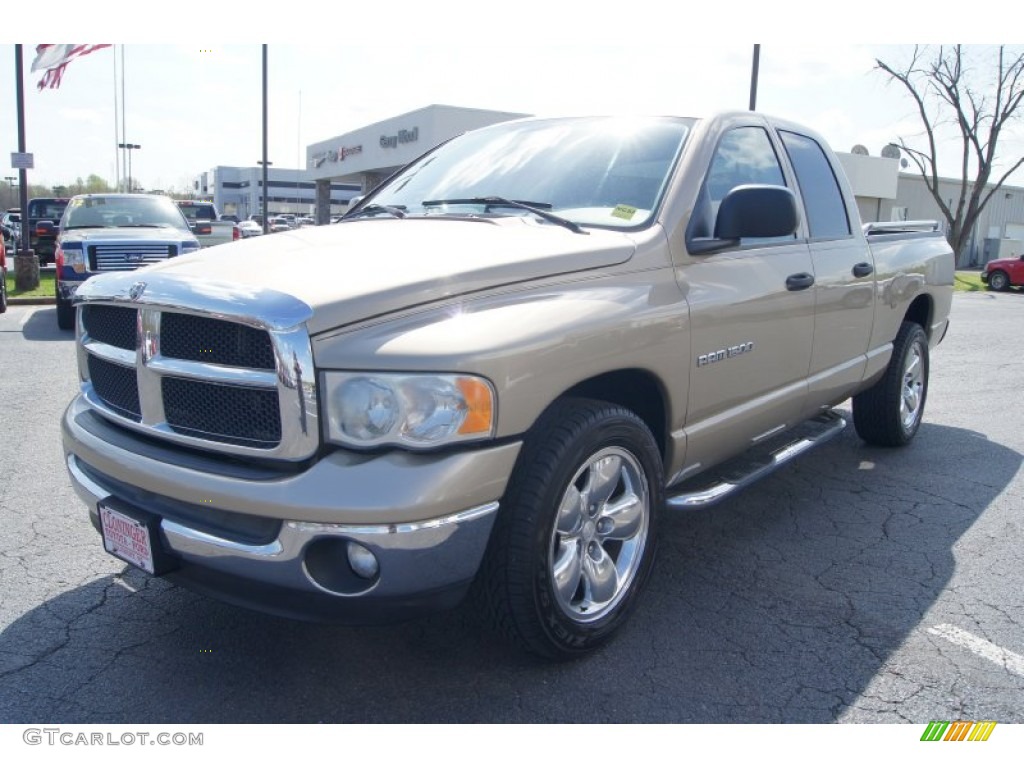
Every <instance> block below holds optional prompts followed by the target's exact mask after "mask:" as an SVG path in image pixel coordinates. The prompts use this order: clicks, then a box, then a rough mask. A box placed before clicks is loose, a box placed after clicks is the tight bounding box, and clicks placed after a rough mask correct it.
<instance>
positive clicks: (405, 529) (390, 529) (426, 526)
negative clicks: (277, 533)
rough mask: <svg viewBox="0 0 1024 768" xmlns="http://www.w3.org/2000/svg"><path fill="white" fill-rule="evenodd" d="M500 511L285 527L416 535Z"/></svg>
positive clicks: (487, 507)
mask: <svg viewBox="0 0 1024 768" xmlns="http://www.w3.org/2000/svg"><path fill="white" fill-rule="evenodd" d="M497 511H498V502H496V501H492V502H491V503H490V504H482V505H481V506H479V507H473V508H472V509H467V510H465V511H463V512H456V513H455V514H454V515H448V516H447V517H439V518H436V519H434V520H424V521H422V522H418V523H398V524H396V525H344V524H338V525H331V524H328V523H297V522H287V523H285V526H287V527H289V528H295V529H296V530H298V531H302V532H303V533H316V534H327V535H332V536H393V535H395V534H402V533H416V532H417V531H425V530H430V529H433V528H443V527H444V526H446V525H458V524H459V523H466V522H469V521H470V520H476V519H477V518H478V517H484V516H486V515H491V514H494V513H495V512H497Z"/></svg>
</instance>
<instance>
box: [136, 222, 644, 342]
mask: <svg viewBox="0 0 1024 768" xmlns="http://www.w3.org/2000/svg"><path fill="white" fill-rule="evenodd" d="M633 251H634V243H633V240H632V239H631V238H630V237H629V236H628V235H626V234H623V233H621V232H611V231H605V230H591V231H589V233H588V234H576V233H573V232H570V231H569V230H568V229H565V228H564V227H560V226H557V225H552V224H537V223H534V222H532V221H529V220H527V219H523V218H520V217H507V218H497V219H469V218H467V219H450V218H441V217H436V218H429V217H427V218H416V219H412V218H410V219H384V218H377V219H355V220H351V221H344V222H341V223H339V224H333V225H328V226H322V227H306V228H303V229H298V230H294V231H290V232H281V233H276V234H273V235H267V236H264V237H257V238H251V239H246V240H238V241H236V242H233V243H225V244H224V245H218V246H215V247H213V248H210V249H207V250H205V251H202V252H200V253H198V254H195V255H191V256H185V257H178V258H175V259H170V260H168V261H166V262H163V263H161V264H158V265H154V266H152V267H148V268H146V269H145V270H142V271H143V272H159V273H161V275H162V276H163V277H171V278H181V279H182V280H184V281H186V282H187V281H188V280H190V279H196V280H207V281H215V282H220V283H232V284H234V285H236V286H238V287H239V288H242V289H254V290H255V291H258V290H260V289H273V290H275V291H280V292H282V293H286V294H290V295H291V296H294V297H295V298H297V299H299V300H301V301H303V302H304V303H306V304H308V305H309V306H310V307H311V308H312V309H313V312H314V314H313V317H312V318H311V319H309V320H308V322H307V327H308V328H309V331H310V333H312V334H315V333H319V332H321V331H326V330H330V329H333V328H338V327H340V326H343V325H347V324H349V323H353V322H356V321H359V320H363V319H366V318H370V317H374V316H377V315H382V314H386V313H389V312H394V311H397V310H400V309H404V308H406V307H411V306H415V305H418V304H423V303H426V302H431V301H437V300H441V299H447V298H451V297H455V296H459V295H462V294H466V293H470V292H473V291H479V290H483V289H487V288H495V287H498V286H502V285H509V284H513V283H519V282H524V281H527V280H535V279H538V278H543V277H548V276H552V275H558V274H564V273H568V272H577V271H581V270H586V269H594V268H598V267H605V266H610V265H612V264H618V263H621V262H623V261H626V260H627V259H629V258H630V256H631V255H632V254H633ZM136 274H138V275H140V276H141V272H140V273H136ZM258 313H259V310H258V309H256V310H255V314H258Z"/></svg>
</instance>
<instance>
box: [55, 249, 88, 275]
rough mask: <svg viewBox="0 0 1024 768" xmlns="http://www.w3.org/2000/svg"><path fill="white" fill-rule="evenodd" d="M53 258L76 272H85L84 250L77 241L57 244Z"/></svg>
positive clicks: (80, 273)
mask: <svg viewBox="0 0 1024 768" xmlns="http://www.w3.org/2000/svg"><path fill="white" fill-rule="evenodd" d="M55 260H56V261H57V262H58V263H60V264H63V265H64V266H65V267H70V268H71V269H73V270H74V271H75V273H76V274H79V275H82V274H85V251H84V250H83V249H82V246H81V244H79V243H75V244H74V245H71V244H68V245H60V246H58V253H57V255H56V259H55Z"/></svg>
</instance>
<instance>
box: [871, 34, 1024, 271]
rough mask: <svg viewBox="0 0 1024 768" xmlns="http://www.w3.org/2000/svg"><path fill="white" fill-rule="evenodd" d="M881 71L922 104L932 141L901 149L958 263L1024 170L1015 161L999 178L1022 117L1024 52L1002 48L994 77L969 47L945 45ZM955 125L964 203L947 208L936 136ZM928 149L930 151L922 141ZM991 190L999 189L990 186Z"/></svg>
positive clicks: (902, 143)
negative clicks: (1007, 185) (999, 196)
mask: <svg viewBox="0 0 1024 768" xmlns="http://www.w3.org/2000/svg"><path fill="white" fill-rule="evenodd" d="M875 67H876V69H879V70H881V71H882V72H884V73H886V74H887V75H888V76H889V80H890V82H892V81H895V82H898V83H900V84H901V85H902V86H903V87H904V88H906V90H907V92H908V93H909V94H910V96H911V98H912V99H913V100H914V102H915V104H916V105H917V111H918V114H919V116H920V117H921V122H922V123H923V125H924V135H923V136H922V137H921V139H920V140H919V143H918V144H917V146H911V145H910V144H908V143H907V141H906V140H905V139H904V138H903V137H899V140H898V141H897V142H895V144H896V145H897V146H898V147H899V148H900V149H901V150H902V151H903V152H904V153H906V155H907V156H908V157H909V158H910V159H911V161H912V162H913V163H914V165H915V166H917V171H918V173H920V175H921V178H922V179H924V183H925V185H926V186H927V187H928V191H929V192H931V194H932V197H933V198H935V202H936V204H937V205H938V206H939V209H940V210H941V211H942V215H943V216H944V217H945V219H946V225H947V236H948V238H949V243H950V245H951V246H952V248H953V250H954V252H955V253H956V257H957V263H958V264H959V263H960V258H961V256H962V255H963V253H964V251H965V249H966V248H967V246H968V244H969V243H970V238H971V231H972V230H973V229H974V225H975V224H976V223H977V221H978V217H979V216H980V215H981V212H982V211H983V210H984V208H985V206H986V205H987V204H988V202H989V200H991V199H992V195H994V194H995V193H996V191H998V189H999V188H1000V187H1001V186H1002V185H1003V183H1004V182H1005V181H1006V179H1007V178H1008V177H1009V176H1010V174H1012V173H1013V172H1014V171H1015V170H1017V169H1018V168H1020V167H1021V166H1022V165H1024V157H1019V158H1011V159H1010V165H1009V167H1008V168H1007V169H1006V170H1005V172H1003V174H1002V175H1001V176H999V177H998V179H996V180H994V181H993V174H994V173H998V171H997V166H998V165H999V156H998V150H999V139H1000V138H1001V137H1003V132H1004V131H1005V130H1007V127H1008V124H1009V123H1011V121H1013V120H1014V119H1019V118H1020V115H1019V114H1018V109H1019V108H1020V107H1021V104H1022V100H1024V53H1016V54H1015V53H1012V52H1010V51H1008V50H1006V47H1005V46H999V52H998V57H997V62H996V63H995V67H994V72H979V71H976V70H975V69H974V68H973V67H972V66H971V63H970V62H968V60H967V56H966V51H965V50H964V49H963V47H962V46H959V45H956V46H953V47H940V48H938V50H937V52H935V51H929V50H928V49H923V48H919V47H916V46H915V48H914V55H913V56H912V57H911V59H910V63H909V64H907V65H906V66H905V67H902V68H897V67H894V66H890V65H889V64H886V63H885V62H884V61H882V60H881V59H876V60H875ZM945 125H955V126H956V129H957V130H959V134H960V139H961V148H962V149H961V156H960V168H961V181H960V196H959V199H958V200H953V201H952V203H947V202H946V201H945V200H943V198H942V196H941V195H940V194H939V175H938V169H937V166H938V149H937V144H938V142H937V139H936V135H935V132H936V130H937V129H940V128H942V127H943V126H945ZM921 142H923V143H925V144H926V146H925V147H924V148H922V147H921V146H920V143H921ZM989 185H991V186H989Z"/></svg>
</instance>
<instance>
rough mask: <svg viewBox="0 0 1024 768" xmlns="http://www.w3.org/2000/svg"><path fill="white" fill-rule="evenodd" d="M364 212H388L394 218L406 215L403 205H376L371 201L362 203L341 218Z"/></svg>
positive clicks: (352, 216) (401, 217)
mask: <svg viewBox="0 0 1024 768" xmlns="http://www.w3.org/2000/svg"><path fill="white" fill-rule="evenodd" d="M364 213H390V214H391V215H392V216H394V217H395V218H396V219H404V218H405V216H406V213H405V206H404V205H378V204H377V203H372V204H370V205H364V206H363V207H362V208H359V209H357V210H356V211H355V212H354V213H346V214H345V215H344V216H342V217H341V218H343V219H348V218H353V219H354V218H355V217H356V216H359V215H361V214H364Z"/></svg>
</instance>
